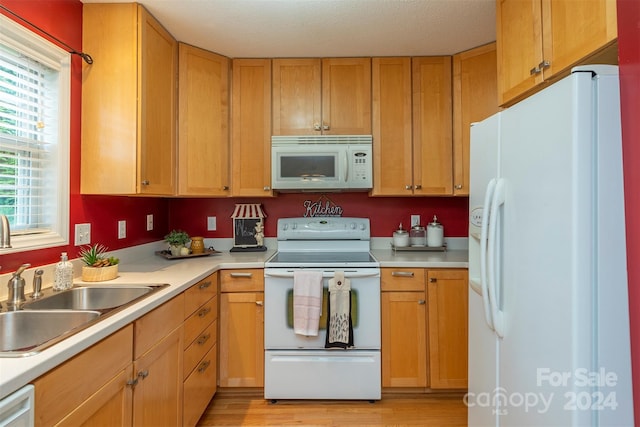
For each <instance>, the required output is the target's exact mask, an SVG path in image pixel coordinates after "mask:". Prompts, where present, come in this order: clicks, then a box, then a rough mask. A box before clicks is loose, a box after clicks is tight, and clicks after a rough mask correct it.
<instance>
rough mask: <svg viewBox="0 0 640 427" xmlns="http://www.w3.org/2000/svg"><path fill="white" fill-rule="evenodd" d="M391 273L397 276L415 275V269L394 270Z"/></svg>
mask: <svg viewBox="0 0 640 427" xmlns="http://www.w3.org/2000/svg"><path fill="white" fill-rule="evenodd" d="M391 275H392V276H395V277H413V271H392V272H391Z"/></svg>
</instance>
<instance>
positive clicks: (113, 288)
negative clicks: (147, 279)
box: [0, 284, 168, 357]
mask: <svg viewBox="0 0 640 427" xmlns="http://www.w3.org/2000/svg"><path fill="white" fill-rule="evenodd" d="M166 286H168V285H166V284H159V285H155V284H154V285H136V284H120V285H90V286H80V287H76V288H71V289H69V290H67V291H62V292H53V290H51V289H47V290H45V292H44V296H43V297H42V298H40V299H36V300H29V301H28V302H26V303H24V304H23V305H22V307H21V309H20V310H17V311H7V312H0V357H22V356H30V355H32V354H35V353H37V352H39V351H41V350H43V349H45V348H47V347H49V346H51V345H53V344H55V343H57V342H60V341H62V340H63V339H65V338H68V337H70V336H71V335H73V334H75V333H78V332H80V331H81V330H83V329H85V328H87V327H89V326H91V325H93V324H95V323H97V322H100V321H101V320H103V319H105V318H107V317H109V316H111V315H112V314H115V313H117V312H119V311H120V310H122V309H124V308H125V307H128V306H130V305H131V304H134V303H135V302H137V301H139V300H141V299H143V298H146V297H148V296H150V295H152V294H153V293H154V292H156V291H158V290H160V289H162V288H164V287H166ZM2 306H3V307H6V306H7V304H6V303H3V304H2Z"/></svg>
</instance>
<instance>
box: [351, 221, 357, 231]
mask: <svg viewBox="0 0 640 427" xmlns="http://www.w3.org/2000/svg"><path fill="white" fill-rule="evenodd" d="M351 229H352V230H355V229H356V223H355V222H352V223H351Z"/></svg>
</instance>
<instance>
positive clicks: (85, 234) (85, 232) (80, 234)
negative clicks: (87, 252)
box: [74, 224, 91, 246]
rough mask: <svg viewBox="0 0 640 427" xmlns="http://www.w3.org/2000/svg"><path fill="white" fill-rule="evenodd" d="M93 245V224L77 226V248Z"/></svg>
mask: <svg viewBox="0 0 640 427" xmlns="http://www.w3.org/2000/svg"><path fill="white" fill-rule="evenodd" d="M90 243H91V224H76V237H75V242H74V244H75V245H76V246H80V245H88V244H90Z"/></svg>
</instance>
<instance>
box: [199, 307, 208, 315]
mask: <svg viewBox="0 0 640 427" xmlns="http://www.w3.org/2000/svg"><path fill="white" fill-rule="evenodd" d="M210 311H211V307H205V308H203V309H202V310H200V311H199V312H198V317H204V316H206V315H207V314H209V312H210Z"/></svg>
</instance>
